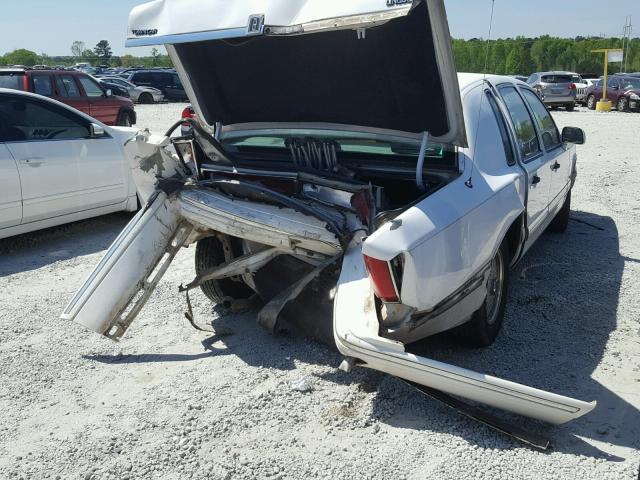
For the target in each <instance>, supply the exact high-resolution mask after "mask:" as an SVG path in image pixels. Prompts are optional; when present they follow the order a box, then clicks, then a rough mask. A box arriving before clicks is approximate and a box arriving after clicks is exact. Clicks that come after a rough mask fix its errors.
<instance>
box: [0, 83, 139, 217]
mask: <svg viewBox="0 0 640 480" xmlns="http://www.w3.org/2000/svg"><path fill="white" fill-rule="evenodd" d="M0 115H2V117H4V118H8V119H9V128H10V129H11V131H12V132H14V134H13V136H12V139H11V140H8V141H7V142H5V144H6V146H7V148H8V150H9V151H10V152H11V154H12V156H13V158H14V159H15V160H16V162H17V166H18V171H19V175H20V180H21V186H22V199H23V215H22V216H23V219H22V223H30V222H36V221H39V220H44V219H47V218H51V217H56V216H61V215H66V214H70V213H75V212H79V211H84V210H90V209H93V208H98V207H103V206H107V205H114V204H118V203H122V202H124V201H125V200H126V198H127V190H128V177H127V176H126V175H127V174H128V171H127V169H126V165H125V162H124V159H123V154H122V150H121V148H119V146H118V145H117V143H116V141H115V140H114V139H113V138H111V137H109V136H106V137H104V138H90V130H89V121H88V120H86V119H84V118H83V117H81V116H79V115H76V114H74V113H73V112H72V111H69V110H67V109H66V108H64V107H59V106H57V105H53V104H52V103H50V102H46V101H41V100H37V99H34V98H26V97H24V96H11V95H0Z"/></svg>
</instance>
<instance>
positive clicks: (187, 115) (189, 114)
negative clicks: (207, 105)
mask: <svg viewBox="0 0 640 480" xmlns="http://www.w3.org/2000/svg"><path fill="white" fill-rule="evenodd" d="M194 116H195V113H194V112H193V108H191V107H187V108H185V109H184V110H183V111H182V117H181V118H193V117H194Z"/></svg>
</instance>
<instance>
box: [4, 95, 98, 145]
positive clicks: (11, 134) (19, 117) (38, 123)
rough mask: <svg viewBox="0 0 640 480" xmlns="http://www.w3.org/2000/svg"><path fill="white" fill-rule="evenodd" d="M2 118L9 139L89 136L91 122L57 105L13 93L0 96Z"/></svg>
mask: <svg viewBox="0 0 640 480" xmlns="http://www.w3.org/2000/svg"><path fill="white" fill-rule="evenodd" d="M0 119H2V123H5V127H6V128H5V141H37V140H62V139H79V138H88V137H89V135H90V132H89V126H88V122H85V121H84V119H82V118H79V117H77V116H76V115H74V114H73V113H71V112H67V111H65V110H64V109H62V108H59V107H57V106H55V105H48V104H46V103H44V102H38V101H36V100H31V99H25V98H20V97H12V96H8V95H7V96H5V95H2V96H0Z"/></svg>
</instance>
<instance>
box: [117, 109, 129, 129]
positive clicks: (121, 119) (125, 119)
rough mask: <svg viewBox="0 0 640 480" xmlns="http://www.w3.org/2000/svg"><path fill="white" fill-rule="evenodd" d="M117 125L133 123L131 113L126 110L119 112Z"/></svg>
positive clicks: (125, 125)
mask: <svg viewBox="0 0 640 480" xmlns="http://www.w3.org/2000/svg"><path fill="white" fill-rule="evenodd" d="M117 125H118V126H119V127H130V126H132V125H133V119H132V118H131V113H129V112H128V111H126V110H124V111H122V112H120V115H118V122H117Z"/></svg>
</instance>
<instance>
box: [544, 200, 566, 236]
mask: <svg viewBox="0 0 640 480" xmlns="http://www.w3.org/2000/svg"><path fill="white" fill-rule="evenodd" d="M570 213H571V190H569V193H567V198H565V200H564V203H563V204H562V208H561V209H560V211H559V212H558V213H556V216H555V217H553V220H551V223H550V224H549V227H548V228H547V230H549V231H550V232H554V233H564V232H565V231H566V230H567V227H568V226H569V214H570Z"/></svg>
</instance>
